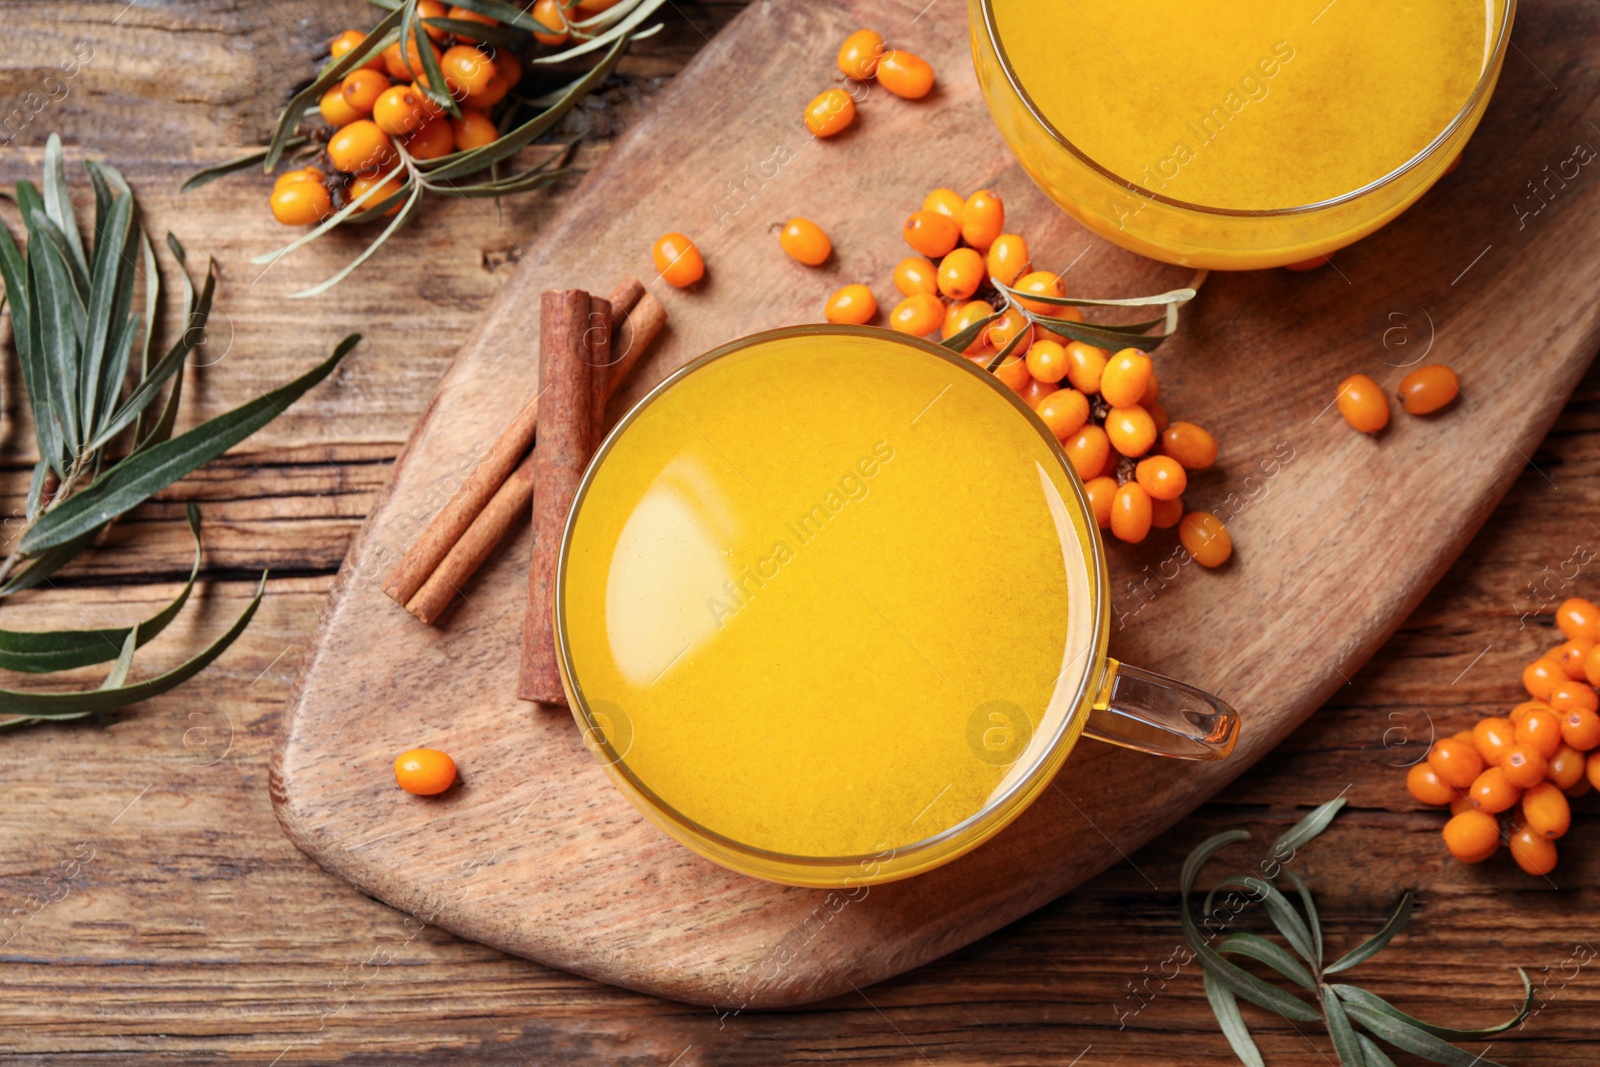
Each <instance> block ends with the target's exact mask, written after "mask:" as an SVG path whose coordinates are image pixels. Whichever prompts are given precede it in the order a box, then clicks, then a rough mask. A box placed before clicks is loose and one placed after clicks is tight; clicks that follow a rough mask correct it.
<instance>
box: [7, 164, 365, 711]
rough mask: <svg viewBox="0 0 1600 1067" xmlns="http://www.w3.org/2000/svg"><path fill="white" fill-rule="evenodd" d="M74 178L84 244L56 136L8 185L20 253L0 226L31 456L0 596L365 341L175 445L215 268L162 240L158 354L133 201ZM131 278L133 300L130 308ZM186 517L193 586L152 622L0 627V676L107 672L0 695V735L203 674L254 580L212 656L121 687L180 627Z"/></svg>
mask: <svg viewBox="0 0 1600 1067" xmlns="http://www.w3.org/2000/svg"><path fill="white" fill-rule="evenodd" d="M84 167H85V169H86V170H87V171H88V173H89V179H90V182H91V183H92V184H93V186H94V195H95V214H94V226H93V229H92V231H90V233H89V238H90V240H89V241H87V242H86V241H85V239H84V237H83V236H82V235H80V233H79V230H78V221H77V217H76V215H75V214H74V208H73V206H72V202H71V200H70V199H69V197H68V194H67V180H66V171H65V166H64V163H63V157H62V150H61V139H60V138H59V137H57V136H56V135H55V134H51V135H50V139H49V142H48V143H47V144H46V146H45V156H44V175H43V181H42V182H41V184H40V186H37V187H36V186H35V185H34V184H33V183H32V182H27V181H21V182H18V183H17V189H16V194H15V202H16V205H17V208H18V210H19V212H20V213H21V215H22V222H23V226H24V229H25V230H26V233H27V252H26V254H24V253H23V251H22V250H21V249H19V248H18V246H17V244H16V242H15V240H14V239H13V238H12V236H11V232H10V230H9V229H7V228H6V227H5V226H0V281H3V282H4V284H5V292H4V296H3V297H0V303H3V304H4V305H5V306H7V307H9V309H10V312H11V326H12V341H13V346H14V347H15V349H16V353H17V362H18V364H19V365H20V368H21V372H22V382H23V387H24V389H25V390H26V391H27V398H28V405H29V408H30V410H31V411H32V414H33V423H34V434H35V437H36V440H37V444H38V449H39V457H40V458H39V461H38V463H37V464H36V465H35V467H34V469H33V475H32V478H31V479H30V481H29V486H28V496H27V503H26V505H25V506H24V509H23V512H22V514H21V515H18V516H13V517H12V522H10V523H8V527H10V529H9V533H10V534H11V536H10V537H9V538H8V542H9V544H10V545H11V546H12V548H11V552H10V554H9V555H8V556H6V557H5V558H4V559H3V560H0V600H3V598H5V597H8V596H10V595H12V594H13V593H17V592H20V591H22V590H24V589H31V588H34V587H36V586H39V585H41V584H43V583H44V582H46V581H47V580H48V579H49V578H50V577H51V576H52V575H53V574H55V573H56V572H57V571H58V570H60V569H61V568H62V567H64V566H66V565H67V564H68V563H70V562H71V561H72V560H73V559H74V558H76V557H77V555H78V554H79V553H80V552H82V551H83V550H84V549H85V548H87V547H89V545H91V544H93V543H94V542H95V540H96V539H98V538H99V537H100V535H101V534H103V533H104V532H105V531H106V529H107V528H108V527H109V526H110V525H111V524H112V522H114V521H115V520H116V519H117V518H118V517H119V516H121V515H122V514H124V513H125V512H127V511H129V510H131V509H132V508H134V507H136V506H138V505H139V504H141V503H143V502H144V501H146V500H148V499H150V497H152V496H154V495H155V494H156V493H158V492H160V491H161V490H162V489H165V488H166V487H167V486H169V485H171V484H172V483H174V482H176V481H177V480H178V479H180V478H182V477H184V476H185V475H187V474H188V473H190V472H191V471H193V470H195V469H196V468H198V467H200V466H201V465H202V464H204V463H207V462H209V461H210V460H212V459H215V458H216V457H218V456H220V455H222V454H223V453H224V452H226V451H227V450H228V449H229V448H231V447H233V446H234V445H235V444H238V443H239V442H240V441H242V440H244V439H245V438H246V437H248V436H250V434H252V433H254V432H255V431H256V430H258V429H260V428H261V427H262V426H265V425H266V424H267V423H268V422H270V421H272V419H273V418H275V417H276V416H277V415H279V414H281V413H282V412H283V410H284V409H286V408H287V407H288V406H289V405H290V404H292V403H294V401H295V400H297V399H299V397H300V396H301V395H302V394H304V393H305V392H306V390H308V389H310V388H311V387H312V386H314V385H316V384H317V383H318V382H320V381H321V380H322V379H323V378H326V377H327V376H328V375H329V374H330V373H332V371H333V369H334V368H335V367H336V366H338V364H339V362H340V361H341V360H342V359H343V358H344V356H345V355H346V353H348V352H349V351H350V349H351V348H353V347H354V346H355V344H356V342H357V341H358V340H359V339H360V335H359V334H352V335H350V336H349V337H346V338H345V339H344V340H343V341H342V342H340V344H339V345H338V347H337V348H335V349H334V351H333V354H332V355H331V356H329V357H328V359H326V360H325V361H323V362H322V363H321V364H319V365H318V366H316V367H314V368H312V369H311V370H310V371H308V372H306V373H305V374H303V375H301V376H300V377H298V378H296V379H295V380H293V381H291V382H289V383H288V384H286V385H283V386H280V387H279V388H277V389H275V390H273V391H271V392H269V393H267V394H266V395H264V396H261V397H257V398H256V399H255V400H253V401H250V402H249V403H247V404H244V405H241V406H240V407H237V408H235V409H233V410H232V411H229V412H226V413H224V414H222V415H219V416H217V417H216V418H214V419H211V420H210V421H208V422H205V423H202V424H201V425H199V426H196V427H195V428H194V429H192V430H189V431H188V432H186V433H182V434H178V435H177V436H174V435H173V429H174V426H175V425H176V423H177V417H178V409H179V403H180V400H181V398H182V395H183V367H184V364H185V361H186V360H187V358H188V356H189V355H190V353H192V352H193V351H194V350H195V348H196V347H197V346H199V345H201V344H203V343H204V340H205V328H206V322H207V320H208V317H209V315H210V313H211V305H212V299H213V297H214V295H215V292H216V274H215V268H214V266H208V268H207V271H206V276H205V280H204V282H203V283H202V285H201V287H200V290H199V292H198V293H197V292H196V291H195V285H194V282H193V280H192V279H191V278H190V277H189V272H188V269H187V260H186V256H185V253H184V250H183V246H182V245H181V244H179V243H178V240H177V238H175V237H173V236H172V235H171V234H168V235H167V247H168V249H169V250H170V251H171V253H172V256H173V258H174V259H176V261H177V265H178V270H179V274H180V276H181V277H182V280H183V319H182V323H181V328H180V329H179V330H178V332H177V336H176V338H175V339H174V340H172V343H171V345H170V346H169V347H168V348H167V349H166V351H165V352H159V349H158V348H157V346H156V344H155V340H156V338H157V337H158V336H160V334H161V332H162V331H161V328H160V322H159V320H160V317H161V316H160V311H161V272H160V265H159V262H158V260H157V257H156V253H155V249H154V247H153V246H152V245H151V242H150V237H149V235H148V234H147V233H146V232H145V230H144V228H143V226H142V225H141V223H140V220H139V213H138V206H137V204H136V203H135V200H134V196H133V191H132V190H131V189H130V188H129V186H128V183H127V182H126V181H125V180H124V179H123V177H122V175H121V174H120V173H118V171H117V170H116V169H115V168H114V167H110V166H106V165H104V164H100V163H95V162H93V161H86V162H85V163H84ZM141 274H142V276H143V282H144V285H143V288H144V294H143V295H144V301H143V305H142V311H138V310H135V296H136V294H137V292H138V288H139V281H140V276H141ZM135 353H137V360H135ZM156 353H159V354H156ZM188 520H189V532H190V534H191V535H192V536H193V538H194V551H195V556H194V565H193V567H192V568H191V569H190V572H189V580H188V582H186V583H185V585H184V587H183V589H182V591H181V592H179V594H178V596H177V597H176V598H175V599H174V600H173V601H172V602H171V603H170V604H168V605H167V606H166V607H165V608H163V609H162V610H161V611H159V612H157V613H156V614H155V615H153V616H151V617H150V618H148V619H145V620H144V621H142V622H140V623H138V624H136V625H134V626H129V627H113V628H108V629H95V630H54V631H47V632H42V633H41V632H25V631H17V630H6V629H0V668H4V669H7V670H14V671H23V672H27V673H33V674H48V673H54V672H57V671H65V670H73V669H76V668H79V667H88V666H93V665H95V664H98V663H106V662H111V663H112V668H111V671H110V673H109V675H108V676H107V678H106V680H105V683H104V684H103V685H102V686H101V687H100V688H99V689H96V690H91V691H87V692H51V693H28V692H22V691H15V690H8V689H0V716H10V717H9V718H0V729H9V728H12V727H16V726H23V725H28V724H30V723H34V722H38V721H40V720H43V719H52V720H61V719H77V718H82V717H84V716H86V715H91V714H95V713H97V712H105V711H111V710H114V709H116V708H121V707H126V706H128V705H130V704H134V703H137V702H138V701H141V700H145V699H148V698H149V697H152V696H155V695H157V694H159V693H163V692H166V691H167V690H169V689H172V688H173V687H175V686H177V685H179V684H180V683H182V682H184V681H186V680H188V679H189V678H191V677H193V676H194V675H195V674H196V673H198V672H199V671H200V670H202V669H203V668H204V667H206V666H207V665H208V664H209V663H211V661H212V660H214V659H216V658H217V656H219V655H221V654H222V652H223V650H224V649H226V648H227V647H228V646H229V645H230V644H232V643H233V641H234V639H235V638H237V637H238V636H239V634H240V633H242V632H243V631H244V628H245V627H246V626H247V625H249V622H250V619H251V617H252V616H253V615H254V614H255V610H256V607H257V606H258V605H259V604H260V602H261V594H262V588H264V585H265V582H266V575H265V574H263V575H262V576H261V581H262V586H261V587H258V588H257V590H256V593H255V596H254V597H253V598H252V599H251V601H250V603H249V604H248V605H247V606H246V608H245V610H244V612H243V613H242V614H241V615H240V616H239V618H238V619H237V621H235V622H234V624H233V626H232V627H230V628H229V629H228V631H227V632H226V633H224V634H223V635H222V636H221V637H219V638H217V640H215V641H214V642H212V644H211V645H210V646H208V647H207V648H206V649H204V650H203V651H202V652H200V653H199V654H198V655H196V656H194V657H193V658H191V659H190V660H188V661H187V662H185V663H183V664H181V665H179V666H178V667H176V668H173V669H172V670H170V671H167V672H166V673H164V674H161V675H159V676H157V677H155V678H151V679H147V680H140V681H136V682H134V683H133V684H129V683H128V675H129V673H130V671H131V669H132V665H133V656H134V653H135V652H136V651H137V650H138V649H139V648H140V647H141V646H143V645H144V644H146V643H147V642H148V641H150V640H152V639H153V638H155V637H156V635H158V634H160V633H161V632H162V630H164V629H165V628H166V627H167V625H168V624H169V623H170V622H172V620H173V619H174V618H176V617H177V615H178V613H179V612H180V611H181V610H182V609H183V607H184V605H185V604H186V603H187V602H188V599H189V595H190V593H191V592H192V591H193V589H194V583H195V580H196V578H197V577H198V576H199V572H200V563H201V558H202V543H201V532H200V531H201V526H200V512H199V510H198V509H197V508H196V507H195V506H194V504H193V503H192V502H191V503H190V504H189V505H188Z"/></svg>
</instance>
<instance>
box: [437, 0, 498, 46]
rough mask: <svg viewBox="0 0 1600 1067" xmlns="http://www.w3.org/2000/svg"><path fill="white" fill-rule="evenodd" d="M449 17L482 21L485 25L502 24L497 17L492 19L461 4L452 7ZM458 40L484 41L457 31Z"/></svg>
mask: <svg viewBox="0 0 1600 1067" xmlns="http://www.w3.org/2000/svg"><path fill="white" fill-rule="evenodd" d="M449 17H450V18H453V19H455V20H456V21H457V22H481V23H482V24H483V25H485V26H498V25H500V23H499V21H497V20H496V19H492V18H490V17H489V16H488V15H485V14H482V13H480V12H477V11H474V10H472V9H471V8H470V7H462V6H460V5H459V4H458V5H456V6H454V7H452V8H451V9H450V15H449ZM456 40H458V41H466V42H467V43H468V44H480V43H481V41H482V39H481V38H478V37H469V36H467V35H466V34H464V33H457V34H456Z"/></svg>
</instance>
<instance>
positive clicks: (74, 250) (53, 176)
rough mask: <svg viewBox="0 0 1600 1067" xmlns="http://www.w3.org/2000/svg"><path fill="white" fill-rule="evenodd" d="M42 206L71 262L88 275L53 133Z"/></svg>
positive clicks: (63, 164)
mask: <svg viewBox="0 0 1600 1067" xmlns="http://www.w3.org/2000/svg"><path fill="white" fill-rule="evenodd" d="M43 194H44V210H45V213H46V214H48V215H49V216H50V221H51V222H54V223H55V224H56V226H58V227H59V228H60V229H61V235H62V237H63V238H65V239H66V244H67V248H68V249H69V250H70V251H71V255H72V263H73V265H74V266H75V267H77V270H78V273H80V274H81V275H82V276H83V277H84V278H85V279H87V278H88V276H89V261H88V259H86V258H85V257H84V254H83V240H82V238H80V237H79V236H78V215H77V212H76V211H74V210H73V207H72V198H71V197H69V196H68V195H67V168H66V162H65V160H64V159H63V156H62V152H61V138H60V136H59V135H57V134H54V133H52V134H51V135H50V138H49V140H47V141H46V142H45V145H44V188H43Z"/></svg>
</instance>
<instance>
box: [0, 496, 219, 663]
mask: <svg viewBox="0 0 1600 1067" xmlns="http://www.w3.org/2000/svg"><path fill="white" fill-rule="evenodd" d="M187 514H188V520H189V535H190V536H191V537H193V538H194V564H193V565H192V566H191V567H190V569H189V580H188V581H187V582H185V583H184V586H183V588H182V589H181V590H180V591H179V592H178V595H177V596H176V597H174V598H173V600H172V602H171V603H169V604H168V605H167V606H166V607H164V608H162V609H161V610H160V611H158V612H156V613H155V614H154V615H152V616H150V618H148V619H146V620H144V621H143V622H141V623H139V624H138V625H136V626H133V627H127V626H119V627H112V628H107V629H100V630H47V631H43V632H35V633H27V632H23V631H18V630H0V667H3V668H5V669H6V670H8V671H23V672H26V673H29V674H49V673H52V672H55V671H67V670H72V669H74V668H76V667H87V666H90V665H91V664H95V663H104V662H106V661H107V660H109V659H114V658H116V656H117V649H118V648H119V647H122V646H124V645H125V644H126V642H127V641H128V639H129V638H130V636H133V635H135V634H136V635H137V641H136V643H135V645H134V647H135V648H138V647H142V646H143V645H145V644H148V643H149V642H150V641H152V640H154V639H155V638H156V637H157V636H158V635H159V634H160V633H161V631H163V630H165V629H166V628H167V626H168V625H169V624H170V623H171V622H172V620H173V619H175V618H177V617H178V613H179V612H180V611H182V610H183V606H184V605H185V604H186V603H188V601H189V594H190V593H192V592H193V591H194V583H195V580H196V579H197V578H199V577H200V561H201V558H202V556H203V546H202V543H201V538H200V509H199V508H197V507H195V505H194V501H192V500H191V501H190V502H189V506H188V509H187ZM117 684H118V685H121V684H122V683H121V682H118V683H117Z"/></svg>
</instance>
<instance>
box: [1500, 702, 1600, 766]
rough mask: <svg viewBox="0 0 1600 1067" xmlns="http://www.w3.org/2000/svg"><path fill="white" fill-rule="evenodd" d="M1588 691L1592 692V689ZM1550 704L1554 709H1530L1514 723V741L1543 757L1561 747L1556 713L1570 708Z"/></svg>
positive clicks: (1559, 719) (1558, 720)
mask: <svg viewBox="0 0 1600 1067" xmlns="http://www.w3.org/2000/svg"><path fill="white" fill-rule="evenodd" d="M1556 691H1557V692H1558V693H1559V692H1560V688H1559V687H1557V690H1556ZM1589 691H1590V692H1591V693H1592V692H1594V690H1592V689H1591V690H1589ZM1552 696H1554V694H1552ZM1550 706H1551V707H1552V708H1554V709H1555V710H1554V711H1530V712H1528V714H1526V715H1524V716H1523V717H1522V721H1521V722H1519V723H1517V724H1516V743H1517V744H1519V745H1528V746H1530V747H1532V748H1534V749H1535V750H1537V751H1538V753H1539V755H1541V756H1543V757H1544V758H1545V759H1549V758H1550V757H1551V756H1554V755H1555V754H1556V749H1558V748H1560V747H1561V740H1562V738H1561V718H1560V715H1559V714H1558V713H1559V712H1565V711H1568V710H1571V709H1567V708H1560V707H1558V706H1557V705H1556V704H1555V703H1554V702H1553V701H1552V703H1551V705H1550ZM1589 710H1591V711H1593V710H1594V709H1592V708H1591V709H1589Z"/></svg>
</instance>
